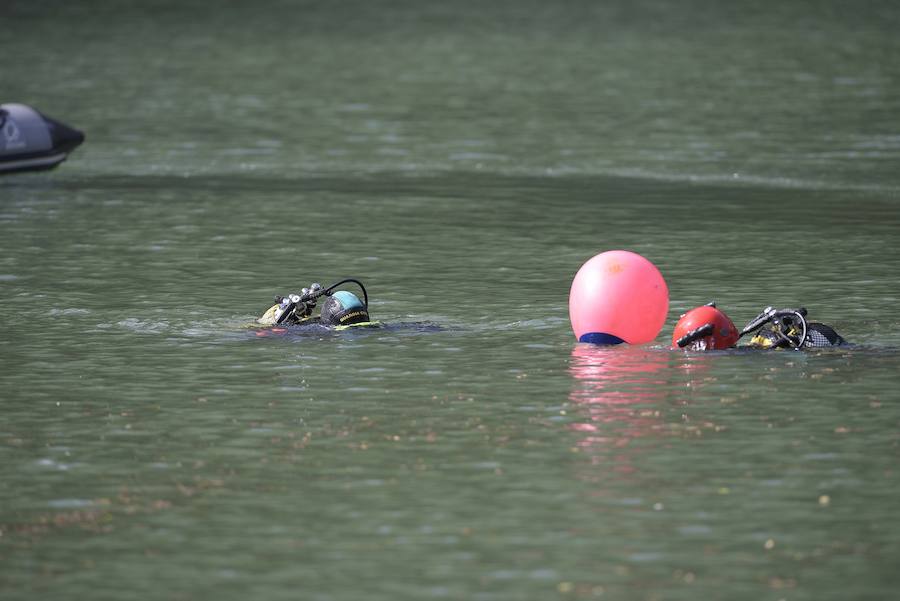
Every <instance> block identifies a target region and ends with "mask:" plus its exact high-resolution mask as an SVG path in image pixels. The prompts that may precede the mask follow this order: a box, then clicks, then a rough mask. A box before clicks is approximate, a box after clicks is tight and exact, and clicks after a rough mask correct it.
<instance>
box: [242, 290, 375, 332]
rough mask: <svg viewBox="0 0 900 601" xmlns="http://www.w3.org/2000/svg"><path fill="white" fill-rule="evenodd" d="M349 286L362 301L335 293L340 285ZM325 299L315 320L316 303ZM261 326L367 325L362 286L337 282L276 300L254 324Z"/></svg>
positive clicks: (350, 294)
mask: <svg viewBox="0 0 900 601" xmlns="http://www.w3.org/2000/svg"><path fill="white" fill-rule="evenodd" d="M347 283H353V284H356V285H357V286H359V289H360V290H361V291H362V295H363V300H362V301H361V300H360V299H359V297H357V296H356V295H355V294H353V293H351V292H348V291H346V290H337V288H338V287H339V286H341V285H343V284H347ZM322 296H326V297H328V298H327V299H326V300H325V302H324V303H323V305H322V309H321V311H320V314H319V316H318V317H315V316H313V310H314V309H315V308H316V303H317V302H318V300H319V299H320V298H321V297H322ZM256 321H257V323H260V324H262V325H269V326H273V325H286V326H289V325H311V324H321V325H326V326H350V325H357V324H363V323H369V295H368V293H367V292H366V288H365V286H363V285H362V282H360V281H359V280H356V279H353V278H347V279H344V280H341V281H339V282H337V283H335V284H332V285H331V286H328V287H327V288H323V287H322V285H321V284H319V283H313V284H310V286H309V288H303V289H302V290H301V291H300V294H288V295H285V296H276V297H275V304H274V305H272V306H271V307H269V310H268V311H266V312H265V313H264V314H263V316H262V317H260V318H259V319H257V320H256Z"/></svg>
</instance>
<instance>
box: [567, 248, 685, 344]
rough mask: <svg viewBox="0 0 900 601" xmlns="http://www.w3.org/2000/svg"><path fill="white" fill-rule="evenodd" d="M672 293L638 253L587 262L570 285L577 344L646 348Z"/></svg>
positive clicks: (613, 253)
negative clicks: (622, 345)
mask: <svg viewBox="0 0 900 601" xmlns="http://www.w3.org/2000/svg"><path fill="white" fill-rule="evenodd" d="M668 311H669V288H668V286H666V281H665V280H664V279H663V277H662V274H661V273H660V272H659V269H657V268H656V266H655V265H654V264H653V263H651V262H650V261H648V260H647V259H645V258H644V257H642V256H641V255H639V254H636V253H633V252H629V251H627V250H610V251H607V252H604V253H600V254H599V255H597V256H595V257H593V258H592V259H590V260H588V261H587V262H586V263H585V264H584V265H582V266H581V269H579V270H578V273H577V274H575V279H574V280H572V289H571V290H570V291H569V319H570V320H571V322H572V330H573V331H574V332H575V337H576V338H577V339H578V341H579V342H592V343H594V344H619V343H621V342H627V343H629V344H643V343H645V342H650V341H651V340H653V339H654V338H656V337H657V335H659V332H660V330H662V327H663V324H664V323H665V321H666V314H667V313H668Z"/></svg>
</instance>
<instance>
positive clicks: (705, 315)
mask: <svg viewBox="0 0 900 601" xmlns="http://www.w3.org/2000/svg"><path fill="white" fill-rule="evenodd" d="M739 337H740V336H739V334H738V331H737V328H735V327H734V324H733V323H731V320H730V319H728V316H727V315H725V314H724V313H722V312H721V311H719V310H718V309H716V304H715V303H709V304H708V305H703V306H702V307H697V308H696V309H691V310H690V311H688V312H687V313H685V314H684V315H682V316H681V319H679V320H678V323H677V324H675V331H674V332H673V333H672V346H674V347H676V348H687V349H690V350H692V351H711V350H719V349H726V348H731V347H733V346H734V345H735V344H737V341H738V338H739Z"/></svg>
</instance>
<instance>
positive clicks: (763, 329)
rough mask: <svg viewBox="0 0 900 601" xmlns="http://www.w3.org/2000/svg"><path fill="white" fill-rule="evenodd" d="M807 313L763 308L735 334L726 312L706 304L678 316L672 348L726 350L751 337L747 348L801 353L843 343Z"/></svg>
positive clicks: (832, 331) (803, 310)
mask: <svg viewBox="0 0 900 601" xmlns="http://www.w3.org/2000/svg"><path fill="white" fill-rule="evenodd" d="M806 316H807V311H806V309H805V308H803V307H801V308H799V309H775V308H773V307H766V308H765V309H763V310H762V312H761V313H760V314H759V315H757V316H756V317H755V318H753V319H751V320H750V322H749V323H748V324H747V325H746V326H744V329H743V330H741V331H740V332H738V330H737V328H735V327H734V323H732V321H731V320H730V319H729V318H728V316H727V315H725V313H723V312H722V311H721V310H719V309H718V308H716V304H715V303H709V304H707V305H703V306H702V307H697V308H696V309H691V310H690V311H688V312H687V313H685V314H684V315H682V316H681V319H679V320H678V323H677V324H676V325H675V331H674V333H673V334H672V346H675V347H678V348H687V349H689V350H696V351H705V350H715V349H726V348H731V347H733V346H735V345H737V342H738V340H739V339H740V338H741V337H742V336H744V335H746V334H751V333H752V334H753V337H752V338H751V339H750V343H749V345H748V346H749V347H750V348H756V349H776V348H790V349H795V350H803V349H809V348H824V347H832V346H840V345H842V344H846V340H844V339H843V338H842V337H841V335H840V334H838V333H837V332H835V331H834V328H832V327H831V326H828V325H825V324H824V323H818V322H814V321H809V320H807V318H806Z"/></svg>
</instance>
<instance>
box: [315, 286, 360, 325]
mask: <svg viewBox="0 0 900 601" xmlns="http://www.w3.org/2000/svg"><path fill="white" fill-rule="evenodd" d="M320 319H321V323H323V324H327V325H334V326H347V325H351V324H354V323H361V322H364V321H369V311H368V308H367V307H366V305H364V304H363V302H362V301H361V300H359V298H358V297H357V296H356V295H355V294H353V293H352V292H347V291H346V290H339V291H337V292H335V293H334V294H332V295H331V296H329V297H328V298H327V299H326V300H325V302H324V303H322V311H321V313H320Z"/></svg>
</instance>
